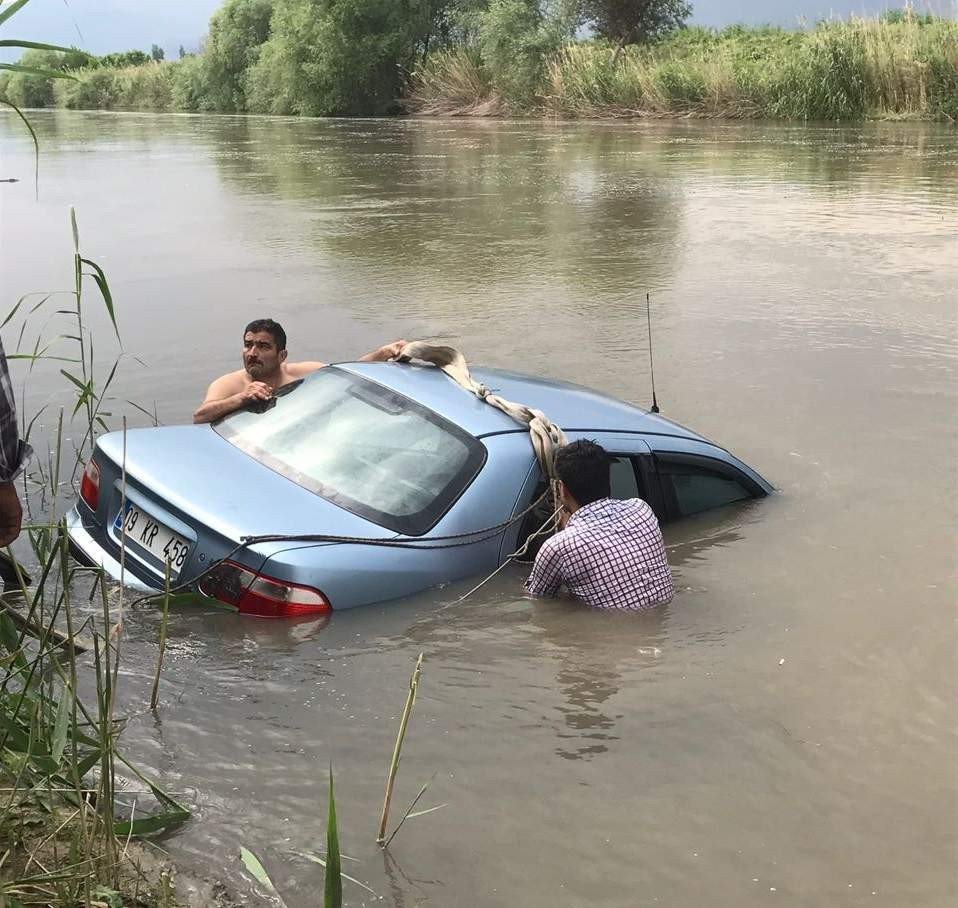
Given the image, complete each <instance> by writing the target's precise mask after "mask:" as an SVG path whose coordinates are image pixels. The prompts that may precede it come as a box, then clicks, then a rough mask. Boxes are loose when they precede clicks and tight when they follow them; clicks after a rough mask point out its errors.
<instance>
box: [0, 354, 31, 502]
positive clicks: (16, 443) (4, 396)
mask: <svg viewBox="0 0 958 908" xmlns="http://www.w3.org/2000/svg"><path fill="white" fill-rule="evenodd" d="M30 454H31V451H30V446H29V445H28V444H24V442H22V441H20V433H19V432H18V431H17V407H16V403H15V401H14V397H13V386H12V385H11V384H10V373H9V372H8V371H7V357H6V355H5V354H4V352H3V341H0V483H2V482H12V481H13V480H14V479H16V478H17V476H18V475H19V474H20V471H21V470H22V469H23V465H24V464H25V463H26V462H27V458H28V457H29V456H30Z"/></svg>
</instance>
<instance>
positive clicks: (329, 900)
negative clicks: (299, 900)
mask: <svg viewBox="0 0 958 908" xmlns="http://www.w3.org/2000/svg"><path fill="white" fill-rule="evenodd" d="M342 875H343V870H342V862H341V861H340V859H339V829H338V827H337V824H336V796H335V794H334V793H333V764H332V763H330V764H329V816H328V818H327V820H326V882H325V885H324V888H323V908H341V906H342V904H343V879H342Z"/></svg>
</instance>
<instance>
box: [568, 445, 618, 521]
mask: <svg viewBox="0 0 958 908" xmlns="http://www.w3.org/2000/svg"><path fill="white" fill-rule="evenodd" d="M610 462H611V461H610V459H609V455H608V454H606V452H605V448H603V447H602V446H601V445H597V444H596V443H595V442H594V441H585V440H583V441H574V442H572V443H571V444H568V445H563V446H562V447H561V448H559V450H558V451H556V473H557V474H558V476H559V479H561V480H562V481H563V482H564V483H565V485H566V488H567V489H568V490H569V491H570V492H571V493H572V497H573V498H575V500H576V501H577V502H579V506H580V507H582V506H584V505H587V504H592V502H593V501H598V500H599V499H600V498H608V497H609V493H610V491H611V486H610V480H609V464H610Z"/></svg>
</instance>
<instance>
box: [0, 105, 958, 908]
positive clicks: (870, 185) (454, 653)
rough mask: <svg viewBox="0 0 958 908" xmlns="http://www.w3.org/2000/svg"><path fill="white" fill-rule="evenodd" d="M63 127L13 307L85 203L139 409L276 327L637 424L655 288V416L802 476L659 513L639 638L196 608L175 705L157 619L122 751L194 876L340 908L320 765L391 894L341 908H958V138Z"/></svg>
mask: <svg viewBox="0 0 958 908" xmlns="http://www.w3.org/2000/svg"><path fill="white" fill-rule="evenodd" d="M36 124H37V127H38V132H39V134H40V138H41V142H42V144H43V157H42V161H41V176H40V197H39V201H36V200H35V199H34V191H33V185H32V181H31V175H32V174H31V171H32V162H31V160H30V157H29V154H30V145H29V141H28V139H27V138H25V136H24V135H23V133H22V131H20V130H19V128H18V127H16V126H15V125H14V122H13V121H12V120H11V119H5V120H2V121H0V136H2V145H0V149H2V152H3V157H2V162H0V165H2V166H0V169H2V170H3V173H2V174H0V176H4V177H6V176H18V177H20V178H21V180H22V182H20V183H19V184H12V185H8V184H4V185H3V186H2V187H0V201H2V206H3V207H2V226H0V239H2V263H0V264H2V272H0V276H2V289H3V299H4V301H5V302H4V306H3V309H4V311H6V309H7V308H9V305H12V303H13V302H14V301H15V300H16V298H17V297H18V296H19V295H20V294H21V293H24V292H26V291H27V290H33V289H41V288H51V287H55V286H69V283H70V279H71V274H70V266H71V262H70V232H69V225H68V216H67V206H68V205H69V204H71V203H72V204H75V205H76V206H77V210H78V216H79V221H80V228H81V234H82V240H83V246H84V250H85V252H86V253H87V254H88V255H89V256H91V257H92V258H95V259H96V260H98V261H99V262H100V263H101V264H102V265H103V266H104V267H105V268H106V269H107V272H108V274H109V276H110V279H111V282H112V285H113V290H114V294H115V296H116V297H117V300H118V306H119V310H120V319H121V329H122V333H123V339H124V348H125V350H126V352H127V354H128V356H127V357H126V358H125V359H124V361H123V364H122V366H121V371H120V376H119V378H118V380H117V385H116V387H117V389H118V390H117V392H116V396H117V398H118V400H117V401H116V403H115V407H114V411H115V412H117V413H119V412H121V411H122V410H124V409H125V410H126V411H127V412H129V413H130V414H131V419H133V421H135V422H140V423H142V422H144V421H145V418H144V417H143V416H142V414H140V413H139V412H138V411H135V410H132V409H131V408H129V407H128V406H126V405H124V404H123V400H125V399H131V400H134V401H137V402H138V403H141V404H143V405H144V406H146V407H147V408H148V409H151V408H152V406H153V401H154V400H155V401H156V409H157V412H158V415H159V417H160V419H161V420H163V421H166V422H173V421H184V420H186V419H188V416H189V413H190V411H191V409H192V407H193V405H194V402H196V401H197V400H198V399H199V398H200V396H201V394H202V392H203V390H204V388H205V385H206V383H207V381H208V380H209V379H210V378H211V377H212V376H215V375H217V374H219V373H221V372H223V371H225V370H226V369H228V368H233V367H234V365H235V364H237V363H238V361H239V359H238V358H239V337H240V331H241V328H242V325H243V324H244V323H245V322H246V321H247V320H248V319H250V318H252V317H254V316H259V315H264V314H269V315H272V316H274V317H276V318H278V319H280V320H281V321H282V322H283V323H284V324H285V325H286V327H287V330H288V332H289V335H290V339H291V351H292V356H293V357H294V358H295V357H298V356H301V357H304V358H321V359H342V358H348V357H350V356H352V355H354V354H356V353H359V352H362V351H363V350H365V349H368V348H370V347H372V346H374V345H375V344H377V343H379V342H381V341H384V340H387V339H391V338H392V337H393V336H397V335H402V336H405V337H408V338H412V337H429V338H442V339H444V340H446V341H449V342H454V343H456V344H457V345H459V346H461V347H462V348H463V349H464V350H465V351H466V352H467V355H468V356H469V357H470V359H471V360H472V361H474V362H481V363H485V364H490V365H497V366H508V367H513V368H518V369H521V370H524V371H528V372H534V373H542V374H546V375H551V376H557V377H561V378H566V379H569V380H572V381H578V382H582V383H585V384H589V385H592V386H594V387H597V388H600V389H602V390H604V391H607V392H609V393H612V394H615V395H618V396H622V397H625V398H629V399H632V400H635V401H638V402H640V403H643V404H644V403H647V401H648V400H649V375H648V360H647V353H646V340H645V326H644V320H643V318H642V308H641V304H642V303H643V301H644V295H645V293H646V291H650V292H651V293H652V294H653V304H654V310H655V334H656V382H657V388H658V392H659V401H660V403H661V404H662V406H663V411H664V412H665V413H666V414H667V415H669V416H671V417H673V418H675V419H677V420H678V421H680V422H682V423H685V424H688V425H690V426H692V427H694V428H696V429H698V430H699V431H701V432H703V433H704V434H706V435H708V436H710V437H714V438H716V439H717V440H719V441H720V442H722V443H724V444H725V445H727V446H728V447H730V448H731V449H732V450H733V451H735V452H736V453H737V454H738V455H739V456H741V457H742V458H743V459H744V460H746V461H747V462H748V463H750V464H752V465H754V466H755V467H756V468H757V469H758V470H759V471H760V472H762V473H763V474H764V475H765V476H766V477H767V478H768V479H769V480H771V481H772V482H773V483H774V484H775V485H776V486H777V487H778V488H779V489H780V494H779V495H777V496H775V497H773V498H770V499H767V500H765V501H762V502H758V503H756V504H754V505H752V506H750V507H747V508H744V509H741V510H737V511H733V512H732V513H726V514H722V515H719V516H718V517H716V516H711V517H706V518H703V519H700V520H697V521H692V522H689V523H685V524H683V525H680V526H674V527H671V528H670V529H669V532H668V534H667V540H666V541H667V543H668V544H669V546H670V557H671V559H672V562H673V564H674V566H675V570H676V579H677V587H678V590H679V592H678V594H677V596H676V598H675V600H674V602H673V603H672V604H671V605H670V606H669V607H668V608H666V609H663V610H661V611H659V612H658V613H655V614H651V615H642V616H638V617H636V616H628V615H626V616H620V615H606V614H592V613H587V612H585V611H583V610H581V609H579V608H576V607H574V606H572V605H570V604H556V603H533V602H531V601H528V600H526V599H524V598H522V596H521V595H520V592H519V589H520V581H521V576H522V575H521V572H520V571H519V570H518V569H516V570H514V571H511V572H510V571H507V572H504V573H503V574H502V575H500V576H499V577H498V578H496V580H495V581H494V582H493V583H491V584H490V585H489V586H488V587H486V588H484V589H483V590H482V592H481V593H480V594H478V595H476V596H475V597H474V598H473V599H472V600H469V601H467V602H466V603H464V604H461V605H457V604H455V599H456V597H457V595H459V594H460V593H461V592H462V591H463V589H465V588H466V587H465V586H457V587H455V588H447V589H442V590H437V591H433V592H431V593H429V594H427V595H423V596H421V597H419V598H417V599H414V600H409V601H404V602H398V603H392V604H388V605H384V606H380V607H372V608H365V609H357V610H354V611H352V612H349V613H342V614H337V615H336V616H335V617H334V619H333V620H332V622H331V623H330V624H329V626H328V627H325V628H323V627H321V626H319V625H317V624H312V623H309V622H307V623H298V624H295V623H289V624H287V623H278V622H277V623H269V622H257V621H250V620H240V619H238V618H237V617H234V616H231V615H228V614H224V613H221V612H201V611H199V610H195V611H191V612H186V613H178V614H176V615H175V616H174V617H173V619H172V624H171V632H170V633H171V640H170V648H169V651H168V657H167V658H168V665H169V671H168V673H167V676H166V680H165V683H164V688H163V691H164V699H163V705H162V708H161V710H160V711H159V713H158V714H157V716H155V717H154V716H151V715H150V714H149V713H148V712H147V711H145V709H144V705H145V703H146V700H147V698H148V693H149V683H150V676H151V673H152V669H153V664H154V660H155V656H156V642H155V641H156V628H157V622H158V618H157V615H156V613H155V612H153V611H149V610H147V611H137V612H136V613H135V614H133V615H132V616H131V617H130V618H128V623H127V630H128V638H127V643H126V659H125V666H126V671H125V674H126V677H125V684H126V696H127V699H128V703H129V708H130V709H131V710H133V711H134V712H135V713H136V718H135V719H134V720H133V721H132V722H131V725H130V727H129V729H128V731H127V735H126V741H127V749H128V751H129V752H130V753H131V754H132V755H134V756H135V757H136V758H137V759H139V760H140V762H141V763H142V764H144V765H145V766H146V767H147V768H149V769H150V770H151V771H152V772H154V773H155V774H156V775H157V776H158V777H159V778H160V779H161V780H162V781H164V782H165V783H166V785H167V786H168V787H169V788H171V789H172V790H175V791H178V792H181V793H182V794H183V797H184V798H185V799H186V800H187V801H188V802H189V803H190V804H191V805H192V806H193V807H194V808H195V817H194V819H193V820H192V821H191V822H190V823H189V824H188V825H187V826H185V827H184V828H183V829H182V830H181V831H180V832H178V833H177V834H176V835H174V836H172V837H171V838H169V839H168V840H167V841H166V842H164V844H163V847H164V848H167V849H168V850H169V851H170V852H171V853H172V854H173V856H174V857H176V858H177V859H179V860H180V861H182V862H183V863H184V864H186V865H191V864H192V865H194V866H196V865H199V866H201V867H202V868H204V869H205V870H206V871H207V872H209V873H210V874H212V875H220V876H223V877H226V878H228V879H229V880H231V881H232V882H233V883H235V884H236V885H237V886H238V887H239V888H240V889H241V890H243V891H247V892H249V893H250V898H251V899H252V900H255V896H254V895H252V893H253V890H254V888H255V887H254V884H253V882H252V880H251V879H250V878H248V877H246V876H245V875H244V874H243V872H242V870H241V865H240V862H239V857H238V852H239V846H240V845H241V844H242V845H245V846H247V847H248V848H250V849H252V850H253V851H255V852H256V853H257V854H258V855H259V856H260V857H261V858H262V860H263V861H264V863H265V864H266V866H267V867H268V869H269V871H270V873H271V875H272V876H273V879H274V881H275V883H276V884H277V887H278V888H279V889H280V891H281V892H282V893H283V896H284V898H285V899H286V901H287V903H288V904H289V905H291V906H294V908H295V906H306V905H315V904H317V903H318V901H319V899H320V895H319V891H320V887H321V881H322V869H321V868H320V867H318V866H317V865H315V864H311V863H309V862H308V861H306V860H304V859H303V858H301V857H299V856H297V854H296V853H297V852H310V851H311V852H315V851H317V850H319V849H321V848H322V843H323V839H324V823H325V804H326V793H327V785H326V778H325V776H326V768H327V765H328V763H329V761H330V760H331V761H332V762H333V764H334V767H335V772H336V782H337V794H338V806H339V816H340V821H341V836H342V847H343V849H344V851H345V852H346V853H347V854H349V855H351V856H352V857H355V858H357V859H358V860H359V863H348V866H347V867H345V868H344V869H346V871H347V872H348V873H350V874H351V875H353V876H355V877H357V878H358V879H360V880H363V881H364V882H366V883H367V884H368V885H369V886H370V887H371V888H372V889H373V890H374V891H375V893H376V896H372V895H370V894H369V893H368V892H365V891H364V890H362V889H360V888H359V887H357V886H355V885H353V884H351V883H347V884H346V896H347V899H348V902H349V904H351V905H360V904H367V905H369V904H386V905H395V906H413V905H435V906H453V905H463V906H473V905H475V906H509V908H512V906H516V905H522V906H530V908H539V906H554V905H563V906H565V905H569V906H579V905H610V906H620V905H621V906H631V905H653V904H655V905H658V904H661V905H673V906H679V908H684V906H698V905H736V906H756V905H766V904H782V905H790V906H822V905H828V906H856V905H869V906H871V905H887V906H892V908H901V906H906V905H907V906H951V905H953V904H955V901H956V898H958V874H956V867H958V863H956V857H958V769H956V767H958V762H956V758H958V734H956V725H955V711H954V703H955V695H956V693H958V683H956V681H958V633H956V631H958V621H956V618H958V612H956V609H955V604H956V589H958V586H956V573H958V571H956V568H958V557H956V551H958V549H956V535H955V526H956V516H958V507H956V493H958V472H956V463H958V459H956V455H958V437H956V436H958V433H956V416H958V407H956V397H958V382H956V376H955V364H956V352H958V343H956V330H955V329H956V312H958V306H956V303H958V289H956V288H958V134H956V132H955V130H954V129H953V128H948V127H935V126H924V125H921V126H918V125H892V124H889V125H873V126H867V127H862V128H842V129H840V128H831V127H813V126H810V127H787V126H775V125H738V124H733V125H728V124H711V123H709V124H700V123H679V124H660V123H655V124H573V125H570V124H542V123H492V122H489V123H485V122H478V123H467V122H439V121H431V122H414V121H403V122H398V121H390V122H356V121H352V122H317V121H290V120H281V119H280V120H271V119H242V118H230V117H218V118H211V117H186V116H145V115H123V114H120V115H110V114H78V113H65V112H59V113H44V114H38V115H37V117H36ZM14 327H15V326H10V327H9V328H8V329H5V334H4V337H5V340H6V342H7V345H8V347H12V346H13V344H14V341H15V330H12V329H14ZM102 327H103V324H102V318H100V319H99V323H97V320H96V319H94V328H95V330H99V329H101V328H102ZM8 331H9V334H8ZM100 336H103V337H104V342H103V345H104V347H108V346H109V341H108V335H107V333H104V332H101V335H100ZM104 355H106V354H104ZM134 357H138V358H139V359H141V360H143V362H144V363H145V365H141V364H140V363H139V362H137V360H136V359H135V358H134ZM18 377H19V378H23V377H24V371H23V370H22V369H21V370H20V371H19V373H18ZM65 396H66V392H65V391H64V389H63V383H62V380H61V379H60V378H59V377H58V376H57V373H56V369H55V368H46V367H41V368H38V369H37V370H35V372H34V373H33V374H32V375H31V376H30V377H29V380H28V382H27V392H26V399H27V406H28V408H36V407H38V406H41V405H42V404H44V403H47V402H51V403H53V404H57V403H62V401H63V400H64V398H65ZM420 651H423V652H425V659H426V662H425V665H426V667H425V674H424V678H423V683H422V688H421V695H420V699H419V702H418V703H417V705H416V710H415V713H414V716H413V721H412V725H411V729H410V733H409V737H408V739H407V743H406V748H405V752H404V757H403V764H402V770H401V773H400V778H399V784H398V790H397V795H396V804H397V809H402V807H404V806H405V804H407V803H408V802H409V801H410V800H411V799H412V798H413V796H414V795H415V794H416V792H417V791H418V790H419V787H420V786H421V785H422V784H423V783H424V782H426V781H428V780H429V779H432V781H431V783H430V787H429V790H428V792H427V794H426V796H425V797H424V799H423V801H421V802H420V806H425V807H428V806H433V805H437V804H445V805H446V806H444V807H443V808H442V809H441V810H438V811H436V812H434V813H431V814H429V815H427V816H423V817H420V818H417V819H415V820H410V821H409V822H408V823H407V824H406V826H405V827H404V828H403V830H402V832H401V833H400V834H399V836H398V837H397V838H396V840H395V841H394V842H393V844H392V846H391V847H390V849H389V852H388V855H386V856H384V855H382V854H381V853H380V851H379V850H378V848H377V847H376V846H375V844H374V841H373V840H374V837H375V831H376V826H377V822H378V810H379V806H380V803H381V796H382V787H383V782H384V775H385V771H386V767H387V763H388V760H389V755H390V753H391V749H392V743H393V739H394V736H395V732H396V726H397V718H398V713H399V711H400V709H401V707H402V703H403V699H404V696H405V685H406V681H407V679H408V676H409V673H410V671H411V669H412V665H413V662H414V659H415V656H416V655H417V654H418V653H419V652H420ZM782 660H784V662H783V661H782Z"/></svg>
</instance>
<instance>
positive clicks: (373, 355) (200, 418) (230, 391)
mask: <svg viewBox="0 0 958 908" xmlns="http://www.w3.org/2000/svg"><path fill="white" fill-rule="evenodd" d="M404 346H406V342H405V341H404V340H399V341H393V343H391V344H385V345H384V346H382V347H380V348H379V349H378V350H373V351H371V352H370V353H367V354H366V355H365V356H361V357H360V358H359V359H360V361H362V362H367V363H375V362H385V361H386V360H389V359H392V358H393V357H395V356H398V355H399V351H400V350H402V348H403V347H404ZM286 356H287V353H286V332H285V331H284V330H283V329H282V327H281V326H280V325H279V324H278V323H277V322H274V321H273V320H272V319H271V318H260V319H257V320H256V321H253V322H250V323H249V324H248V325H247V326H246V330H245V331H244V332H243V368H242V369H238V370H237V371H236V372H230V373H229V374H228V375H224V376H222V377H220V378H218V379H216V381H215V382H213V384H211V385H210V387H209V390H208V391H207V392H206V399H205V400H204V401H203V403H202V404H200V406H199V409H198V410H197V411H196V412H195V413H194V414H193V422H213V421H214V420H217V419H219V418H220V417H222V416H226V415H227V414H228V413H232V412H233V411H234V410H239V409H240V408H241V407H245V406H246V404H248V403H251V402H252V401H255V400H269V398H271V397H272V396H273V392H275V391H276V390H277V389H279V388H282V387H283V385H288V384H289V383H290V382H293V381H296V380H297V379H299V378H302V377H303V376H305V375H309V373H310V372H315V371H316V370H317V369H322V368H323V366H325V365H326V363H319V362H312V363H288V362H286Z"/></svg>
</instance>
